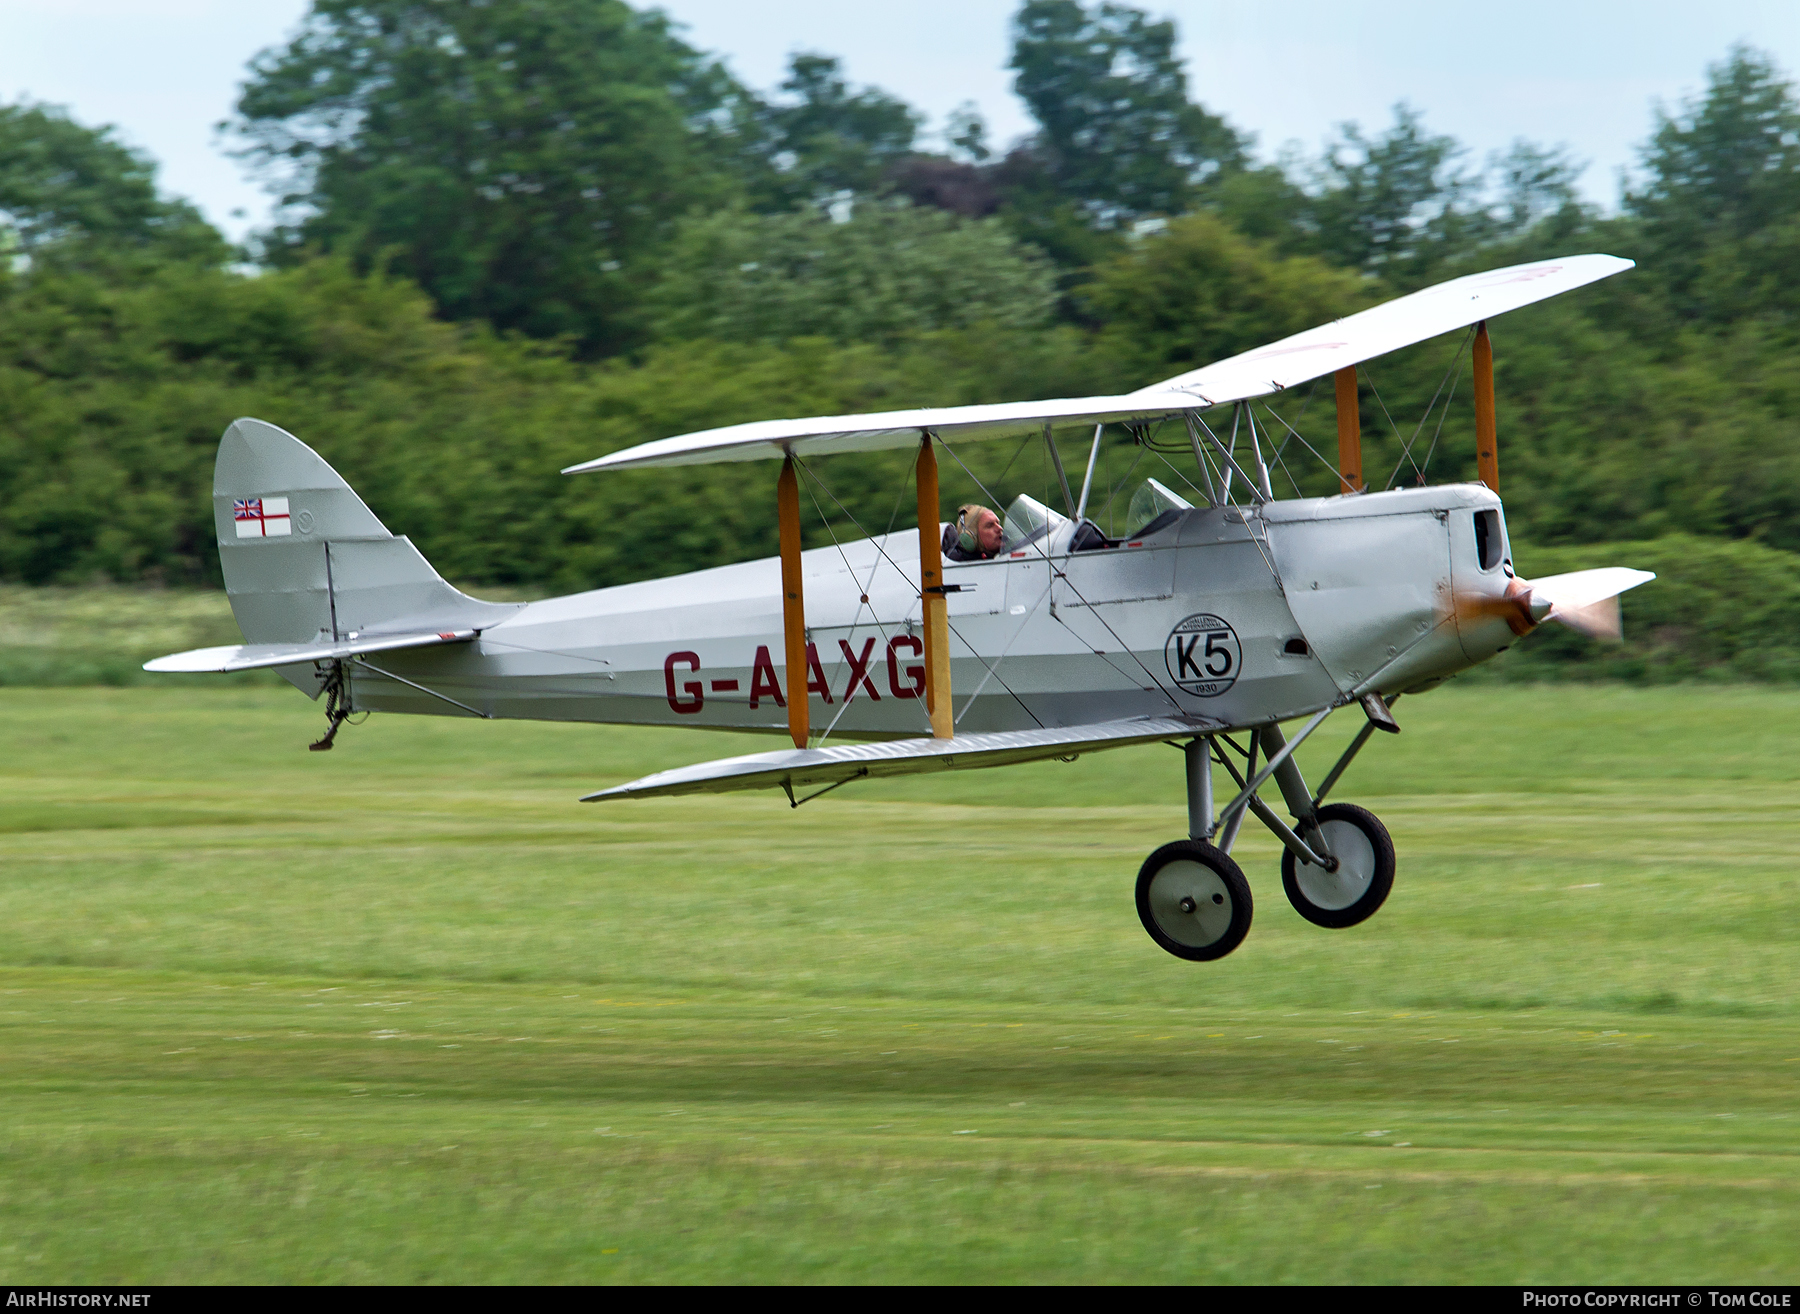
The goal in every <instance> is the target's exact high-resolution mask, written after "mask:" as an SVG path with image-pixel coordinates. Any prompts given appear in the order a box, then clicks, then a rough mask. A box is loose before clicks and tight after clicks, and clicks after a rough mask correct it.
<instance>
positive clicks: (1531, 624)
mask: <svg viewBox="0 0 1800 1314" xmlns="http://www.w3.org/2000/svg"><path fill="white" fill-rule="evenodd" d="M1655 578H1656V576H1655V575H1654V574H1653V573H1652V572H1650V571H1648V570H1631V569H1629V568H1627V567H1625V566H1602V567H1600V568H1599V569H1597V570H1576V571H1571V572H1570V573H1569V574H1566V575H1546V576H1545V577H1544V578H1543V579H1538V580H1529V579H1518V578H1516V577H1515V578H1514V579H1511V580H1509V581H1508V582H1507V585H1506V595H1505V597H1504V598H1503V599H1500V600H1498V602H1499V606H1498V608H1495V610H1498V611H1499V613H1500V614H1501V615H1503V616H1505V618H1506V621H1507V624H1509V625H1511V626H1512V629H1513V633H1515V634H1524V633H1526V632H1528V631H1530V630H1532V629H1534V628H1536V627H1537V626H1538V625H1541V624H1542V623H1543V622H1545V621H1557V622H1560V623H1561V624H1563V625H1566V626H1568V627H1569V628H1570V629H1572V630H1574V631H1575V632H1576V633H1577V634H1585V635H1586V636H1587V637H1588V638H1590V639H1617V638H1620V637H1621V635H1622V629H1621V626H1620V620H1619V595H1620V594H1621V593H1623V592H1625V591H1626V590H1627V589H1634V588H1636V587H1637V586H1638V585H1639V584H1646V583H1648V582H1649V581H1651V580H1653V579H1655ZM1485 601H1486V600H1485V599H1484V600H1483V602H1485ZM1477 609H1478V610H1479V611H1484V612H1485V611H1489V610H1490V608H1489V607H1487V606H1482V605H1480V604H1477Z"/></svg>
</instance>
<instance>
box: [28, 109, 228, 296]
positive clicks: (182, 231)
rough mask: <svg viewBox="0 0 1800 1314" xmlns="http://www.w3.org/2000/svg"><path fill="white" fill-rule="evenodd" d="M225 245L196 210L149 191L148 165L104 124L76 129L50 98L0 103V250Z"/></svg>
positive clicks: (37, 254)
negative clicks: (35, 102)
mask: <svg viewBox="0 0 1800 1314" xmlns="http://www.w3.org/2000/svg"><path fill="white" fill-rule="evenodd" d="M225 254H226V249H225V243H224V242H223V240H222V239H221V238H220V237H219V235H218V233H216V232H214V231H213V229H212V228H211V226H210V225H208V224H207V222H206V221H205V220H204V219H202V218H201V217H200V213H199V211H197V210H195V209H194V207H193V206H192V205H190V204H188V203H187V202H186V201H181V200H171V199H168V198H165V197H162V196H159V195H158V194H157V190H156V166H155V164H153V163H152V162H151V161H150V160H149V158H148V157H146V156H145V155H143V154H142V153H141V152H139V151H135V150H133V149H131V148H130V147H128V146H125V145H123V144H122V143H120V142H119V141H118V140H117V138H116V137H115V136H114V135H113V130H112V129H111V128H97V129H96V128H84V127H82V126H81V125H80V124H78V123H75V122H72V121H71V120H70V119H69V117H68V115H67V114H66V113H64V112H63V111H62V110H60V109H57V108H56V107H54V106H49V105H31V104H25V103H20V104H17V105H0V259H5V258H7V257H8V256H12V255H23V256H28V257H31V258H33V259H56V260H60V261H61V262H63V263H65V264H66V263H70V262H79V261H86V262H92V261H93V260H96V259H105V260H108V261H111V262H113V263H117V262H118V261H119V260H121V259H129V258H132V257H137V258H140V259H141V258H143V257H151V258H158V259H176V260H196V261H202V262H208V263H212V262H217V261H219V260H222V259H224V257H225Z"/></svg>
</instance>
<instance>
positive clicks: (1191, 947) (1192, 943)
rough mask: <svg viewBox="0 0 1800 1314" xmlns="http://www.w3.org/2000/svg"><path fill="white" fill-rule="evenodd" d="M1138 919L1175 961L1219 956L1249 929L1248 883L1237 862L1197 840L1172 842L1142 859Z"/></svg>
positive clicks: (1232, 947)
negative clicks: (1177, 959)
mask: <svg viewBox="0 0 1800 1314" xmlns="http://www.w3.org/2000/svg"><path fill="white" fill-rule="evenodd" d="M1137 909H1138V917H1139V919H1140V920H1142V921H1143V923H1144V929H1145V930H1146V931H1148V932H1150V938H1151V939H1152V940H1154V941H1156V942H1157V943H1158V944H1160V945H1161V946H1162V947H1163V948H1164V949H1167V950H1168V951H1169V952H1170V953H1172V954H1174V955H1175V956H1176V957H1177V958H1186V959H1189V960H1190V961H1192V962H1197V963H1204V962H1208V961H1210V960H1212V959H1214V958H1223V957H1224V956H1225V955H1226V954H1228V953H1230V952H1231V951H1232V950H1233V949H1235V948H1237V947H1238V946H1239V945H1240V944H1242V943H1243V942H1244V936H1245V935H1247V934H1249V931H1250V914H1251V911H1252V908H1251V901H1250V882H1248V881H1246V880H1245V879H1244V873H1243V872H1241V871H1239V870H1238V865H1237V863H1235V862H1233V861H1232V860H1231V857H1230V855H1229V854H1226V853H1223V852H1221V851H1220V850H1218V849H1216V848H1214V847H1213V846H1212V845H1210V844H1207V843H1205V842H1203V841H1201V840H1176V841H1175V842H1174V843H1173V844H1165V845H1163V846H1162V847H1161V848H1160V849H1158V850H1157V851H1156V852H1155V853H1152V854H1151V855H1150V856H1149V857H1148V858H1146V859H1145V860H1144V865H1143V867H1142V868H1141V869H1140V870H1139V871H1138V878H1137Z"/></svg>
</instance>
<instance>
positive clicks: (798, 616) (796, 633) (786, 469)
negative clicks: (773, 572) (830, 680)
mask: <svg viewBox="0 0 1800 1314" xmlns="http://www.w3.org/2000/svg"><path fill="white" fill-rule="evenodd" d="M775 508H776V513H777V517H778V518H779V520H780V522H781V630H782V636H783V637H784V638H785V639H786V641H787V644H786V648H787V652H786V655H787V682H788V705H787V714H788V734H790V735H792V736H793V739H794V747H795V748H805V747H806V737H807V734H808V732H809V731H810V729H811V726H810V725H809V724H808V721H807V713H808V711H809V708H808V705H807V704H808V701H809V700H808V696H807V695H808V693H809V692H810V691H809V690H808V689H807V687H806V685H807V678H806V677H807V675H808V671H807V667H806V599H805V597H804V596H803V594H804V589H803V587H802V585H801V580H800V481H799V479H798V478H797V477H796V476H795V474H794V457H793V454H792V453H789V455H788V458H787V460H785V461H783V462H782V464H781V478H779V479H777V480H776V481H775Z"/></svg>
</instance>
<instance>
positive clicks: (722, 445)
mask: <svg viewBox="0 0 1800 1314" xmlns="http://www.w3.org/2000/svg"><path fill="white" fill-rule="evenodd" d="M1193 409H1194V399H1193V397H1191V396H1190V395H1188V394H1187V393H1172V394H1170V395H1168V396H1158V395H1156V394H1155V390H1154V389H1145V390H1144V391H1142V392H1138V393H1133V394H1132V395H1131V396H1129V397H1075V398H1063V399H1059V400H1056V401H1032V402H1001V403H998V404H995V405H985V406H929V407H925V408H923V409H921V410H916V411H876V412H873V413H871V414H868V415H821V416H815V417H813V418H812V419H807V420H754V421H752V422H751V423H749V424H733V425H728V426H726V427H725V428H723V429H703V430H701V431H700V432H699V433H684V434H682V435H680V436H679V437H675V438H659V439H658V440H657V441H655V442H653V443H639V444H638V445H637V446H636V447H627V448H625V449H624V450H623V451H619V452H614V453H612V454H611V455H610V456H602V457H600V458H598V459H597V460H593V461H583V462H582V463H581V464H580V465H571V466H569V467H568V468H567V469H565V470H564V471H563V473H564V474H580V473H581V472H583V471H584V470H612V469H619V468H622V467H627V466H644V465H704V464H707V463H708V462H712V461H763V460H776V459H779V458H780V457H782V456H784V455H786V454H787V453H788V452H790V451H791V452H793V453H795V454H796V455H798V456H811V455H814V454H819V455H824V454H828V453H834V452H874V451H880V450H882V449H883V448H891V447H913V446H917V444H918V441H919V434H920V432H921V431H922V430H925V429H929V430H931V432H933V433H935V434H936V435H937V436H938V437H940V438H944V439H956V440H969V439H976V438H1005V437H1007V436H1009V435H1015V434H1018V433H1020V432H1022V431H1025V430H1029V429H1031V428H1032V427H1034V426H1036V425H1044V424H1066V423H1070V422H1072V421H1079V422H1082V423H1086V424H1117V423H1119V422H1121V421H1126V420H1153V419H1159V418H1160V417H1162V416H1164V415H1172V414H1174V413H1176V412H1178V411H1191V410H1193Z"/></svg>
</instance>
